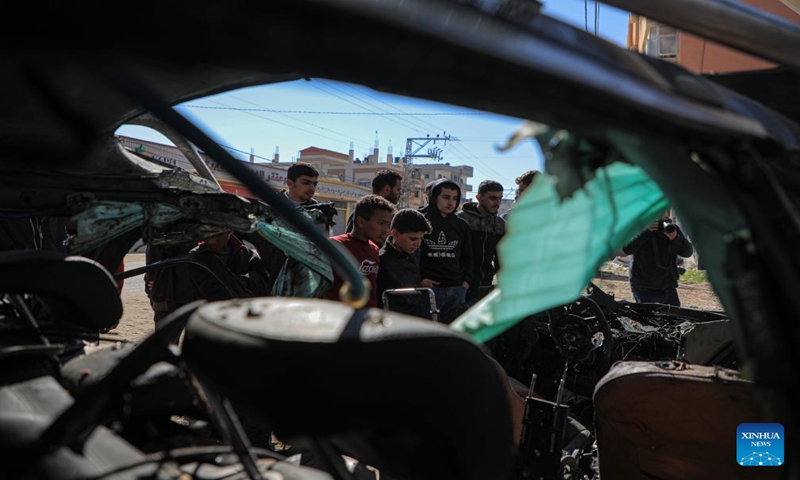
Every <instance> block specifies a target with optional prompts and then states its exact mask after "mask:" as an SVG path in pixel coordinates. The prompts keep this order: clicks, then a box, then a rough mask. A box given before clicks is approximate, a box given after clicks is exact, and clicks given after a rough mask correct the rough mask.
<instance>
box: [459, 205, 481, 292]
mask: <svg viewBox="0 0 800 480" xmlns="http://www.w3.org/2000/svg"><path fill="white" fill-rule="evenodd" d="M458 221H459V224H460V225H459V227H460V230H461V238H463V239H464V243H463V245H462V247H461V281H462V282H467V283H469V284H470V286H472V285H477V284H476V283H474V281H475V280H474V279H473V276H474V273H475V272H474V271H473V270H472V268H473V259H472V238H471V235H470V231H469V224H467V222H465V221H464V220H462V219H461V218H459V219H458Z"/></svg>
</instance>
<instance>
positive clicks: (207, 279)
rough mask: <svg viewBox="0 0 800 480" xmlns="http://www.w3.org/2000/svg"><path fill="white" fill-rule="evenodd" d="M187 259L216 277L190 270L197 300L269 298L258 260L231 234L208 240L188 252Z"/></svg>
mask: <svg viewBox="0 0 800 480" xmlns="http://www.w3.org/2000/svg"><path fill="white" fill-rule="evenodd" d="M189 257H190V258H192V259H194V260H197V261H198V262H200V263H202V264H203V265H205V266H206V267H208V268H209V269H210V270H212V271H213V272H214V273H215V274H216V277H215V276H214V275H212V274H210V273H208V272H207V271H205V269H201V268H200V267H197V266H194V265H190V266H189V270H191V272H192V274H191V283H192V286H193V287H194V290H195V295H196V297H197V298H204V299H206V300H209V301H216V300H226V299H229V298H249V297H262V296H267V295H269V290H267V272H266V270H265V269H264V266H263V265H262V264H261V258H260V257H259V256H258V253H256V252H255V251H254V250H251V249H250V248H248V247H247V246H246V245H245V244H243V243H242V242H241V241H240V240H239V239H238V238H236V236H235V235H234V234H233V232H231V231H228V232H223V233H220V234H218V235H214V236H212V237H209V238H207V239H206V240H205V241H203V242H201V243H200V244H199V245H198V246H197V247H195V248H194V249H192V251H190V252H189Z"/></svg>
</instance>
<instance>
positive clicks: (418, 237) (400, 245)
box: [392, 228, 425, 255]
mask: <svg viewBox="0 0 800 480" xmlns="http://www.w3.org/2000/svg"><path fill="white" fill-rule="evenodd" d="M424 237H425V232H406V233H400V232H398V231H397V229H396V228H393V229H392V238H393V239H394V246H395V248H397V249H398V250H400V251H401V252H403V253H406V254H408V255H411V254H412V253H414V252H416V251H417V249H418V248H419V246H420V245H421V244H422V239H423V238H424Z"/></svg>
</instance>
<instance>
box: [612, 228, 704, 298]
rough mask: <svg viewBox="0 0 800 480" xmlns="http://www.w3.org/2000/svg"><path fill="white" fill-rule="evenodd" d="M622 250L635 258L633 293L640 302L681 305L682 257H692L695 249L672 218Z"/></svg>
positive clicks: (632, 273) (632, 276)
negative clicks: (679, 280) (680, 270)
mask: <svg viewBox="0 0 800 480" xmlns="http://www.w3.org/2000/svg"><path fill="white" fill-rule="evenodd" d="M622 251H623V252H625V254H626V255H633V264H632V265H631V267H630V279H631V292H632V293H633V298H634V299H635V300H636V302H637V303H663V304H666V305H675V306H678V307H679V306H680V305H681V302H680V299H679V298H678V290H677V288H678V277H679V274H678V264H677V260H678V255H680V256H681V257H691V256H692V253H693V252H694V248H693V247H692V244H691V242H689V240H687V239H686V237H684V236H683V231H681V229H680V227H678V226H677V225H675V224H674V223H672V222H671V221H670V220H669V218H662V219H659V220H658V221H656V222H653V224H651V225H650V227H648V229H647V230H645V231H644V232H642V233H640V234H639V235H638V236H637V237H636V238H635V239H633V241H631V242H630V243H629V244H627V245H625V246H624V247H623V248H622Z"/></svg>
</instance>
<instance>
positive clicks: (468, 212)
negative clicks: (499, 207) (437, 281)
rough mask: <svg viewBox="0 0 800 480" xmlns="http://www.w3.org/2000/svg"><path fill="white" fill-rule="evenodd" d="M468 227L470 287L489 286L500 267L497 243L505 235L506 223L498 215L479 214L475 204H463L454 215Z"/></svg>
mask: <svg viewBox="0 0 800 480" xmlns="http://www.w3.org/2000/svg"><path fill="white" fill-rule="evenodd" d="M456 215H457V216H458V217H459V218H462V219H464V221H466V222H467V224H468V225H469V230H470V234H471V236H472V238H471V243H472V280H471V281H470V282H469V283H470V286H471V287H479V286H486V285H491V284H492V283H493V281H494V274H495V273H496V272H497V269H498V268H499V267H500V263H499V260H498V258H497V243H498V242H499V241H500V239H501V238H503V235H505V233H506V221H505V220H503V219H502V218H501V217H500V216H499V215H491V214H488V213H481V212H480V211H479V210H478V204H477V203H475V202H468V203H465V204H464V206H462V207H461V211H459V212H458V213H457V214H456Z"/></svg>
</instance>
